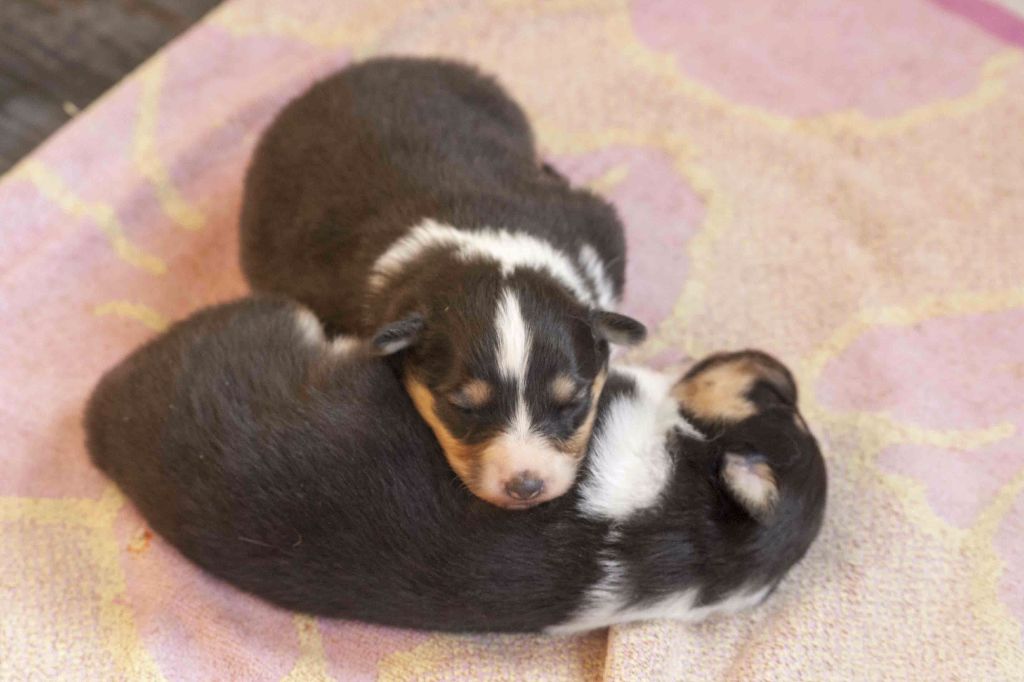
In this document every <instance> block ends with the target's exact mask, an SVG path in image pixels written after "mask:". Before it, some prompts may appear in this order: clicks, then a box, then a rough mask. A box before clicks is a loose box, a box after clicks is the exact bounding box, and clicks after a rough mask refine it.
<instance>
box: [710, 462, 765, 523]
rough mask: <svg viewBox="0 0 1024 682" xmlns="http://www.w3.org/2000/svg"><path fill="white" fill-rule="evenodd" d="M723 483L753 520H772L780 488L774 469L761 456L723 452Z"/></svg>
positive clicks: (762, 521)
mask: <svg viewBox="0 0 1024 682" xmlns="http://www.w3.org/2000/svg"><path fill="white" fill-rule="evenodd" d="M722 483H723V484H725V488H726V490H728V491H729V494H730V495H731V496H732V498H733V499H734V500H736V502H737V503H739V505H740V506H741V507H743V508H744V509H745V510H746V511H747V513H748V514H750V515H751V516H752V517H753V518H754V519H755V520H757V521H759V522H761V523H768V522H770V521H771V519H772V516H774V514H775V506H776V505H777V504H778V501H779V488H778V484H777V483H776V482H775V473H774V472H773V471H772V468H771V467H770V466H769V465H768V463H767V462H765V460H764V458H762V457H760V456H758V455H756V454H742V455H741V454H736V453H732V452H729V453H726V455H725V457H724V458H723V460H722Z"/></svg>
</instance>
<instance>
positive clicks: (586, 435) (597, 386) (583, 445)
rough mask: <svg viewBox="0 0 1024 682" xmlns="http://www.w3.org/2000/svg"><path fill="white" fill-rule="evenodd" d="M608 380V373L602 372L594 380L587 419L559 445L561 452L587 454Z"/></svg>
mask: <svg viewBox="0 0 1024 682" xmlns="http://www.w3.org/2000/svg"><path fill="white" fill-rule="evenodd" d="M607 378H608V372H607V371H606V370H601V373H600V374H598V375H597V377H596V378H595V379H594V386H593V388H591V390H590V409H589V410H588V411H587V417H586V419H584V420H583V423H582V424H580V426H579V428H577V429H576V431H574V432H573V434H572V435H571V436H569V437H568V438H566V439H565V440H564V441H562V442H561V443H560V444H559V448H558V449H559V450H561V451H562V452H565V453H567V454H570V455H572V456H574V457H582V456H583V453H584V452H586V449H587V443H589V442H590V434H591V433H593V431H594V420H595V419H596V418H597V405H598V403H599V402H601V391H603V390H604V382H605V380H606V379H607Z"/></svg>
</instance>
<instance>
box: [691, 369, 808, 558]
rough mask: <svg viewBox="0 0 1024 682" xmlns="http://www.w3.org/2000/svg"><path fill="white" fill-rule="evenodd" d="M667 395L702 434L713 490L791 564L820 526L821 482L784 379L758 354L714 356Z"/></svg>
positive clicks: (792, 387) (790, 383)
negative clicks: (709, 447)
mask: <svg viewBox="0 0 1024 682" xmlns="http://www.w3.org/2000/svg"><path fill="white" fill-rule="evenodd" d="M673 396H674V397H675V398H676V400H677V402H678V404H679V409H680V412H681V413H682V414H683V415H684V416H686V417H687V418H688V420H690V421H691V422H693V423H694V424H695V425H696V426H697V428H698V429H699V430H701V431H703V432H704V433H705V434H707V435H708V436H709V437H710V440H709V443H710V444H713V446H714V447H713V452H715V453H716V458H717V459H716V462H715V466H714V467H713V470H714V471H715V473H716V476H717V484H716V485H718V486H719V487H720V488H721V490H722V491H723V492H724V493H725V494H726V497H727V498H729V499H730V500H731V503H732V504H733V505H734V506H735V507H736V508H738V509H740V510H742V512H743V513H744V514H745V515H746V516H747V517H749V518H750V519H752V520H753V521H755V522H757V523H758V524H759V525H761V526H762V527H764V528H768V529H772V530H771V533H770V534H771V535H772V537H773V538H774V541H775V542H776V543H777V547H776V549H778V550H779V552H780V556H782V555H786V556H787V557H788V559H787V561H788V563H790V564H791V563H792V562H795V561H796V560H797V559H798V558H799V557H800V556H802V555H803V552H804V551H805V550H806V548H807V547H808V546H809V545H810V542H811V541H812V540H813V539H814V537H815V536H816V535H817V532H818V529H819V527H820V525H821V519H822V515H823V513H824V505H825V495H826V488H827V478H826V472H825V463H824V459H823V458H822V455H821V451H820V449H819V447H818V443H817V441H816V440H815V438H814V436H813V435H812V434H811V432H810V431H809V429H808V428H807V425H806V423H805V422H804V420H803V417H801V415H800V413H799V411H798V409H797V389H796V383H795V382H794V380H793V376H792V374H791V373H790V372H789V370H788V369H787V368H786V367H785V366H784V365H783V364H782V363H780V362H779V361H778V360H776V359H775V358H773V357H771V356H770V355H767V354H765V353H761V352H759V351H740V352H737V353H722V354H718V355H713V356H711V357H709V358H707V359H705V360H703V361H701V362H699V363H697V364H696V365H695V366H694V367H693V368H692V369H690V371H689V372H687V374H686V376H684V377H683V379H682V380H681V381H680V382H679V383H678V384H677V385H676V386H675V388H674V389H673ZM786 547H789V548H790V551H789V552H788V554H787V553H786V552H785V551H784V549H785V548H786ZM786 568H788V565H787V566H786Z"/></svg>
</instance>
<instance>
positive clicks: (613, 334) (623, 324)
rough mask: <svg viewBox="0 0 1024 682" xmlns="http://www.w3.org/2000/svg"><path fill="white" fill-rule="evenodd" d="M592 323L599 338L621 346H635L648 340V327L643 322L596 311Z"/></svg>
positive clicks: (605, 311)
mask: <svg viewBox="0 0 1024 682" xmlns="http://www.w3.org/2000/svg"><path fill="white" fill-rule="evenodd" d="M590 323H591V324H592V325H593V327H594V333H595V334H596V335H597V336H598V338H601V339H604V340H605V341H607V342H608V343H614V344H616V345H619V346H635V345H636V344H638V343H640V342H641V341H643V340H644V339H645V338H647V327H645V326H644V325H643V323H642V322H638V321H636V320H634V319H633V318H632V317H627V316H625V315H620V314H619V313H613V312H611V311H610V310H595V311H594V312H592V313H591V314H590Z"/></svg>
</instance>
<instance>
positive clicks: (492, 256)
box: [368, 218, 597, 305]
mask: <svg viewBox="0 0 1024 682" xmlns="http://www.w3.org/2000/svg"><path fill="white" fill-rule="evenodd" d="M438 248H441V249H450V250H453V251H455V254H456V255H457V256H458V257H459V258H460V259H462V260H465V261H470V260H487V261H491V262H493V263H495V264H497V265H498V266H499V267H500V268H501V272H502V274H503V275H505V276H508V275H511V274H512V273H513V272H515V270H516V269H518V268H529V269H532V270H536V271H539V272H543V273H546V274H547V275H549V276H551V277H553V278H554V279H555V280H556V281H558V282H560V283H561V284H562V285H563V286H565V287H566V288H567V289H568V290H569V291H571V292H572V294H573V295H574V296H575V297H576V298H577V299H578V300H579V301H581V302H582V303H585V304H587V305H594V304H595V303H597V301H596V300H595V297H594V295H593V294H592V293H591V292H590V290H589V289H588V288H587V286H586V284H585V283H584V281H583V277H582V276H581V274H580V272H579V270H578V269H577V268H576V266H575V265H574V264H573V262H572V260H571V259H570V258H569V257H568V256H566V254H564V253H562V252H561V251H559V250H558V249H556V248H555V247H553V246H552V245H551V244H549V243H548V242H546V241H544V240H542V239H538V238H536V237H533V236H530V235H527V234H521V233H514V232H508V231H507V230H493V229H483V230H473V231H469V230H459V229H456V228H454V227H452V226H451V225H444V224H442V223H439V222H437V221H436V220H432V219H430V218H427V219H425V220H423V222H421V223H420V224H419V225H417V226H416V227H414V228H412V229H411V230H410V231H409V233H408V234H406V235H405V236H404V237H402V238H401V239H399V240H397V241H395V242H394V243H393V244H392V245H391V246H390V247H389V248H388V250H387V251H385V252H384V253H383V254H382V255H381V256H380V257H379V258H378V259H377V262H375V263H374V264H373V269H372V271H371V274H370V279H369V282H368V283H369V286H370V290H371V291H377V290H379V289H381V287H383V286H384V285H385V284H386V283H387V281H388V279H390V278H391V277H394V276H395V275H397V274H398V273H399V272H401V271H402V269H403V268H404V267H405V266H406V265H408V264H409V263H411V262H413V261H415V260H416V259H417V258H419V257H420V256H421V255H422V254H423V252H425V251H427V250H429V249H438ZM595 255H596V254H595Z"/></svg>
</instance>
